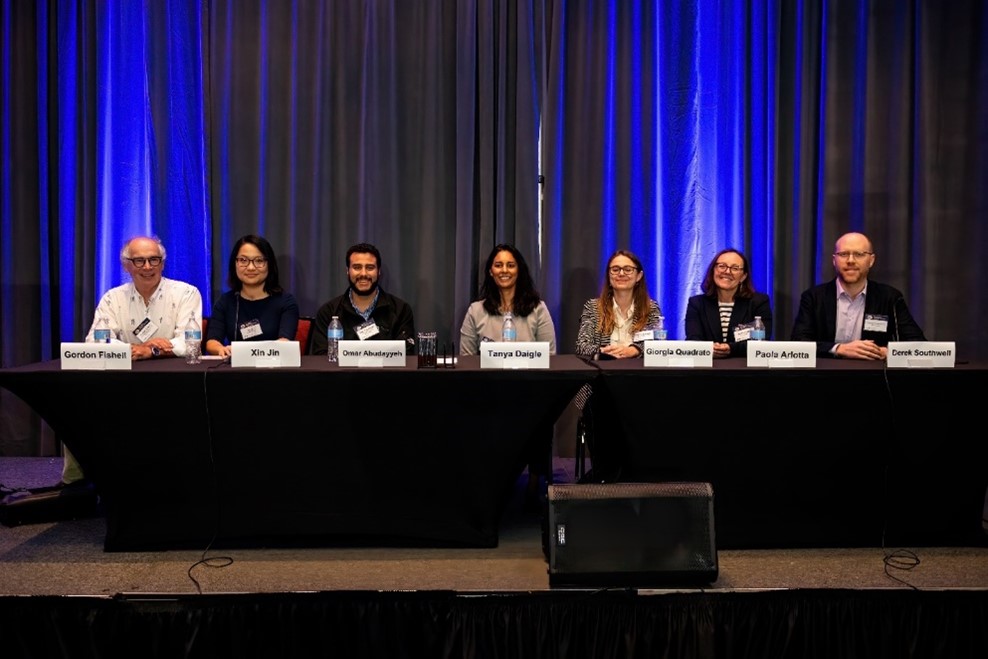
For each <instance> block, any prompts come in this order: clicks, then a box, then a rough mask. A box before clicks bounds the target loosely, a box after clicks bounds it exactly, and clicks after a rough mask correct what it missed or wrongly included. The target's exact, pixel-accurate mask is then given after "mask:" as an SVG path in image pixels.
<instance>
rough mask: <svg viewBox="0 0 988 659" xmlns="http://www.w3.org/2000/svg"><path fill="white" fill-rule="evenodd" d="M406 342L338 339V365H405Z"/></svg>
mask: <svg viewBox="0 0 988 659" xmlns="http://www.w3.org/2000/svg"><path fill="white" fill-rule="evenodd" d="M407 345H408V344H406V343H405V342H404V341H402V340H397V341H340V366H356V367H358V368H382V367H386V366H398V367H401V368H404V367H405V348H406V346H407Z"/></svg>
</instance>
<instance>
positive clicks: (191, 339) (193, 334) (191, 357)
mask: <svg viewBox="0 0 988 659" xmlns="http://www.w3.org/2000/svg"><path fill="white" fill-rule="evenodd" d="M201 362H202V328H201V327H200V326H199V321H197V320H196V314H195V312H193V313H191V314H189V322H187V323H186V324H185V363H186V364H199V363H201Z"/></svg>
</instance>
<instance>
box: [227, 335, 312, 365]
mask: <svg viewBox="0 0 988 659" xmlns="http://www.w3.org/2000/svg"><path fill="white" fill-rule="evenodd" d="M230 348H231V350H232V352H231V353H230V366H232V367H234V368H298V367H299V366H301V365H302V353H301V350H300V349H299V345H298V341H231V342H230Z"/></svg>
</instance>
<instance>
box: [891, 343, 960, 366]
mask: <svg viewBox="0 0 988 659" xmlns="http://www.w3.org/2000/svg"><path fill="white" fill-rule="evenodd" d="M956 354H957V350H956V347H955V345H954V342H953V341H889V346H888V367H889V368H953V367H954V359H955V355H956Z"/></svg>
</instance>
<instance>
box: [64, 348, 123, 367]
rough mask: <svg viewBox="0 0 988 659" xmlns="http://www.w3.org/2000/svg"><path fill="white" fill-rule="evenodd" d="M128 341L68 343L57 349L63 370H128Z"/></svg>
mask: <svg viewBox="0 0 988 659" xmlns="http://www.w3.org/2000/svg"><path fill="white" fill-rule="evenodd" d="M130 347H131V346H130V344H129V343H68V342H63V343H62V344H61V346H60V347H59V349H58V354H59V356H60V357H61V365H62V370H63V371H129V370H131V364H132V360H131V358H130Z"/></svg>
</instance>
